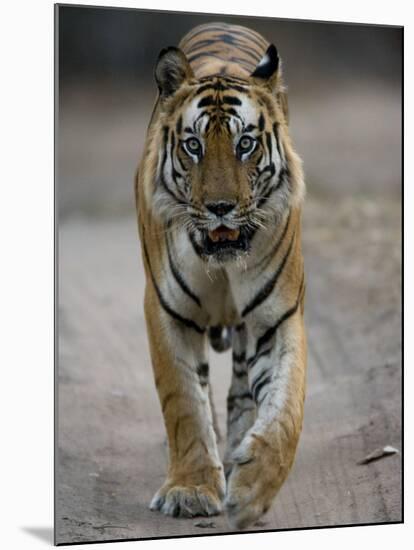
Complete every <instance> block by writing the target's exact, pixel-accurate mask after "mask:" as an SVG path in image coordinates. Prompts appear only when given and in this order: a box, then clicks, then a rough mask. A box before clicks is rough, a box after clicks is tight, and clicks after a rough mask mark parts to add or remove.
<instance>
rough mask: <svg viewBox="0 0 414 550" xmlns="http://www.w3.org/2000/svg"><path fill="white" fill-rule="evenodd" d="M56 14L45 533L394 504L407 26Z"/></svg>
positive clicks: (398, 486)
mask: <svg viewBox="0 0 414 550" xmlns="http://www.w3.org/2000/svg"><path fill="white" fill-rule="evenodd" d="M55 16H56V19H55V21H56V23H55V24H56V44H55V47H56V51H55V56H56V57H55V59H56V116H55V122H56V126H55V129H56V131H55V136H56V168H57V170H56V199H57V200H56V205H57V206H56V230H57V240H56V247H57V255H56V258H57V265H56V284H57V301H58V303H57V306H58V317H57V361H56V382H57V384H56V386H57V388H56V433H55V439H56V486H55V490H56V502H55V519H56V524H55V539H56V543H57V544H69V543H85V542H90V543H92V542H104V541H106V542H108V541H121V540H131V539H150V538H164V537H181V536H199V535H210V534H226V533H246V532H260V531H275V530H286V529H303V528H312V527H314V528H316V527H334V526H345V525H353V526H357V525H364V524H381V523H399V522H401V521H402V468H401V462H402V456H401V452H402V432H401V422H402V418H401V411H402V391H401V388H402V371H401V358H402V354H401V345H402V341H401V338H402V330H401V329H402V327H401V250H402V248H401V238H402V234H401V202H402V166H401V158H402V155H401V152H402V135H401V127H402V55H403V52H402V39H403V29H402V28H401V27H391V26H374V25H352V24H346V23H323V22H317V23H316V22H312V21H293V20H282V19H273V18H255V17H240V16H238V17H236V16H232V15H230V14H229V15H226V16H223V15H220V16H217V15H210V14H204V15H203V14H193V13H174V12H160V11H143V10H134V9H122V8H100V7H87V6H67V5H66V6H63V5H62V6H59V5H57V6H56V8H55Z"/></svg>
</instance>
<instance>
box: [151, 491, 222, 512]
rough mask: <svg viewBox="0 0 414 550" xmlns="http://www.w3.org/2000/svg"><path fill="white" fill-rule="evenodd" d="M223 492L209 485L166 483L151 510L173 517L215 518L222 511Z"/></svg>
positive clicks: (155, 497) (153, 502)
mask: <svg viewBox="0 0 414 550" xmlns="http://www.w3.org/2000/svg"><path fill="white" fill-rule="evenodd" d="M222 497H223V491H218V490H217V489H215V488H214V487H210V486H207V485H175V484H173V483H171V482H166V483H165V484H164V485H163V486H162V487H161V489H160V490H159V491H157V493H156V494H155V495H154V497H153V499H152V501H151V504H150V509H151V510H159V511H160V512H162V513H163V514H166V515H168V516H173V517H187V518H191V517H194V516H215V515H217V514H219V513H220V512H221V511H222V503H221V499H222Z"/></svg>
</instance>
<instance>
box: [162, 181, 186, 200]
mask: <svg viewBox="0 0 414 550" xmlns="http://www.w3.org/2000/svg"><path fill="white" fill-rule="evenodd" d="M160 181H161V185H162V186H163V188H164V190H165V191H167V193H168V194H169V195H171V197H172V198H173V199H174V200H176V201H177V202H178V203H179V204H186V203H185V202H184V201H182V200H181V199H180V197H177V195H176V194H175V193H174V192H173V191H171V189H170V188H169V187H168V185H167V183H166V181H165V179H164V176H163V175H162V174H161V177H160Z"/></svg>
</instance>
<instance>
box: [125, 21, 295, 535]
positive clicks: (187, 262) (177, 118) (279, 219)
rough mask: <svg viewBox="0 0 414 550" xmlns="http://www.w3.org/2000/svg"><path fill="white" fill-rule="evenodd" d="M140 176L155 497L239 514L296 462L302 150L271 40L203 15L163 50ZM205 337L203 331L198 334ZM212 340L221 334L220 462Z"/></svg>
mask: <svg viewBox="0 0 414 550" xmlns="http://www.w3.org/2000/svg"><path fill="white" fill-rule="evenodd" d="M155 79H156V82H157V85H158V89H159V94H158V98H157V100H156V103H155V107H154V110H153V113H152V117H151V121H150V124H149V127H148V132H147V136H146V141H145V148H144V152H143V156H142V159H141V162H140V164H139V168H138V171H137V176H136V182H135V183H136V185H135V191H136V205H137V212H138V226H139V234H140V240H141V248H142V257H143V263H144V266H145V273H146V290H145V303H144V309H145V317H146V324H147V331H148V337H149V344H150V352H151V358H152V364H153V370H154V377H155V385H156V387H157V390H158V395H159V400H160V403H161V408H162V412H163V416H164V421H165V427H166V431H167V438H168V450H169V453H168V454H169V465H168V471H167V477H166V480H165V483H164V484H163V485H162V487H161V488H160V489H159V490H158V491H157V492H156V494H155V496H154V498H153V499H152V502H151V504H150V507H151V509H153V510H160V511H161V512H163V513H164V514H168V515H171V516H184V517H192V516H196V515H206V516H210V515H214V514H218V513H220V512H221V511H222V509H224V510H225V512H226V514H227V517H228V521H229V523H230V525H231V526H233V527H235V528H239V529H241V528H245V527H246V526H248V525H249V524H251V523H252V522H254V521H255V520H257V519H258V518H259V517H260V516H261V515H262V514H264V513H266V511H267V510H268V509H269V507H270V506H271V503H272V501H273V499H274V497H275V495H276V493H277V492H278V490H279V488H280V487H281V485H282V484H283V482H284V480H285V479H286V477H287V475H288V473H289V471H290V469H291V466H292V464H293V461H294V457H295V452H296V447H297V443H298V439H299V435H300V432H301V428H302V419H303V404H304V396H305V375H306V336H305V328H304V321H303V310H304V295H305V280H304V266H303V257H302V251H301V207H302V203H303V198H304V194H305V184H304V178H303V172H302V163H301V160H300V158H299V157H298V155H297V154H296V152H295V151H294V149H293V146H292V142H291V139H290V137H289V129H288V107H287V95H286V91H285V88H284V85H283V81H282V74H281V63H280V59H279V55H278V52H277V50H276V47H275V46H274V45H272V44H269V43H268V42H267V41H266V40H265V39H264V38H263V37H262V36H261V35H260V34H258V33H256V32H254V31H253V30H250V29H248V28H245V27H241V26H236V25H229V24H225V23H211V24H205V25H201V26H198V27H196V28H194V29H193V30H191V31H190V32H189V33H188V34H187V35H186V36H185V37H184V38H183V39H182V41H181V43H180V44H179V47H178V48H175V47H170V48H167V49H165V50H162V52H161V53H160V55H159V58H158V61H157V64H156V67H155ZM209 337H210V338H209ZM209 341H210V342H211V344H212V345H213V347H214V348H215V349H217V350H220V351H222V350H225V349H227V348H228V347H229V346H231V347H232V362H233V367H232V380H231V386H230V389H229V394H228V399H227V441H226V451H225V456H224V462H223V463H222V461H221V459H220V456H219V452H218V447H217V435H216V424H217V423H216V420H215V412H214V406H213V402H212V395H211V387H210V383H209V363H208V351H209Z"/></svg>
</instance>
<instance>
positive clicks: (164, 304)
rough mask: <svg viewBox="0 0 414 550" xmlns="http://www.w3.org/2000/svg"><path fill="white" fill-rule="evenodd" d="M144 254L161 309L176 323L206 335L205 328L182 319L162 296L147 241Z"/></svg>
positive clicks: (189, 320)
mask: <svg viewBox="0 0 414 550" xmlns="http://www.w3.org/2000/svg"><path fill="white" fill-rule="evenodd" d="M144 254H145V259H146V261H147V265H148V269H149V272H150V275H151V281H152V284H153V285H154V288H155V292H156V293H157V296H158V300H159V302H160V304H161V307H162V308H163V309H164V311H166V312H167V313H168V314H169V315H170V316H171V317H172V318H173V319H175V320H176V321H179V322H180V323H182V324H183V325H185V326H186V327H188V328H192V329H193V330H195V331H196V332H198V333H199V334H204V333H205V331H206V329H205V328H204V327H200V326H199V325H197V323H195V322H194V321H193V320H191V319H187V318H186V317H182V316H181V315H180V314H179V313H177V312H176V311H174V310H173V308H172V307H171V306H170V305H169V304H168V302H167V300H166V299H165V298H164V296H163V295H162V293H161V290H160V288H159V287H158V285H157V282H156V280H155V276H154V273H153V272H152V268H151V263H150V260H149V255H148V250H147V246H146V243H145V240H144Z"/></svg>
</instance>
